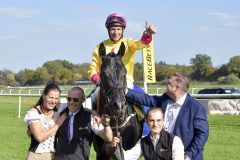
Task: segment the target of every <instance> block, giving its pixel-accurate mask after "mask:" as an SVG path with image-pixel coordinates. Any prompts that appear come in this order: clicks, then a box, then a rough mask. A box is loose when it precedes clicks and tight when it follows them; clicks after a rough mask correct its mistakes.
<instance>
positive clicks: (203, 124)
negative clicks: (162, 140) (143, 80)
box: [126, 89, 209, 160]
mask: <svg viewBox="0 0 240 160" xmlns="http://www.w3.org/2000/svg"><path fill="white" fill-rule="evenodd" d="M126 98H127V99H128V100H130V101H134V102H136V103H139V104H141V105H146V106H149V107H160V108H161V109H162V111H163V113H165V111H166V108H167V104H168V101H169V100H170V99H171V98H170V97H169V96H168V95H167V94H163V95H162V96H149V95H147V94H145V93H141V92H137V91H134V90H131V89H128V92H127V94H126ZM173 134H174V135H177V136H178V137H180V138H181V140H182V142H183V145H184V151H185V152H186V153H187V154H188V156H189V158H191V159H193V160H202V159H203V149H204V148H203V147H204V145H205V143H206V141H207V139H208V136H209V126H208V121H207V114H206V110H205V108H204V106H202V105H201V104H200V103H199V102H198V101H196V100H195V99H194V98H193V97H192V96H190V95H189V94H187V96H186V100H185V102H184V103H183V105H182V107H181V109H180V111H179V114H178V117H177V120H176V124H175V127H174V130H173Z"/></svg>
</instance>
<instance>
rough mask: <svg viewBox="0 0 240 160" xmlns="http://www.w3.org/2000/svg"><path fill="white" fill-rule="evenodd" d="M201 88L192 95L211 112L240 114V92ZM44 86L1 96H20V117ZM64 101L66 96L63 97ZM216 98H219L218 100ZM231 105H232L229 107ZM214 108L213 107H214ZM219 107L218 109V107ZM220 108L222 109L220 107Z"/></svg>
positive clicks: (88, 102) (157, 92)
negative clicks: (25, 103)
mask: <svg viewBox="0 0 240 160" xmlns="http://www.w3.org/2000/svg"><path fill="white" fill-rule="evenodd" d="M93 88H94V87H89V88H84V91H85V94H86V95H88V94H89V93H90V92H91V91H92V90H93ZM69 89H70V88H64V89H63V88H61V90H62V93H61V97H66V96H67V91H68V90H69ZM200 89H201V88H192V90H191V95H192V96H193V97H195V98H196V99H198V101H199V102H200V103H202V104H203V105H204V106H205V108H206V110H207V111H208V113H209V114H214V113H223V114H232V113H233V114H237V115H238V114H240V94H196V91H198V90H200ZM42 91H43V88H27V89H26V88H20V89H19V88H10V89H8V90H3V89H1V90H0V97H1V96H16V97H18V117H19V118H20V116H21V108H22V97H40V96H41V94H42ZM164 91H165V88H148V93H149V94H150V95H161V94H162V93H163V92H164ZM62 100H63V101H64V100H65V98H62ZM216 100H218V101H217V102H216ZM89 105H91V100H90V99H88V100H86V102H85V104H84V107H88V106H89ZM229 105H231V106H232V107H229ZM212 108H213V109H212ZM216 108H217V109H216ZM219 108H220V109H219ZM219 110H220V111H219Z"/></svg>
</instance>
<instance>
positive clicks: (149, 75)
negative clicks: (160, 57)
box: [142, 39, 156, 83]
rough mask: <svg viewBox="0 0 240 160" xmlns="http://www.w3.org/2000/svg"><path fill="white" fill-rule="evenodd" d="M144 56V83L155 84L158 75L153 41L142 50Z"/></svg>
mask: <svg viewBox="0 0 240 160" xmlns="http://www.w3.org/2000/svg"><path fill="white" fill-rule="evenodd" d="M142 55H143V74H144V82H147V83H155V82H156V75H155V62H154V48H153V39H152V41H151V43H150V44H149V45H148V46H147V47H145V48H144V49H143V50H142Z"/></svg>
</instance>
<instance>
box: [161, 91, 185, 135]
mask: <svg viewBox="0 0 240 160" xmlns="http://www.w3.org/2000/svg"><path fill="white" fill-rule="evenodd" d="M186 96H187V93H186V94H184V95H183V96H182V97H181V98H180V99H179V100H178V101H177V102H176V103H174V102H173V101H171V100H169V101H168V105H167V108H166V112H165V120H164V128H165V130H166V131H168V132H169V133H173V130H174V127H175V123H176V120H177V117H178V113H179V111H180V109H181V107H182V105H183V103H184V101H185V99H186Z"/></svg>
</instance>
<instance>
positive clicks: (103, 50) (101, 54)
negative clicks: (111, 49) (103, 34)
mask: <svg viewBox="0 0 240 160" xmlns="http://www.w3.org/2000/svg"><path fill="white" fill-rule="evenodd" d="M99 55H100V56H101V57H103V56H105V55H106V49H105V46H104V44H103V43H101V44H100V46H99Z"/></svg>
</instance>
